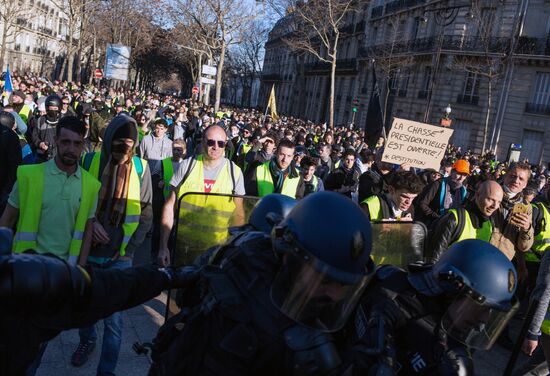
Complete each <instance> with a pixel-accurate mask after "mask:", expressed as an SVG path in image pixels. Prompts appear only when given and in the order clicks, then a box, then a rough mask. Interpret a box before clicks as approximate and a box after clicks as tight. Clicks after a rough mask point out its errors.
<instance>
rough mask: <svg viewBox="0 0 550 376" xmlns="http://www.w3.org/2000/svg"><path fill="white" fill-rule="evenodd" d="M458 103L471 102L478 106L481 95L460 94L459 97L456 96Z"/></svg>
mask: <svg viewBox="0 0 550 376" xmlns="http://www.w3.org/2000/svg"><path fill="white" fill-rule="evenodd" d="M456 103H459V104H471V105H474V106H477V105H478V103H479V96H477V95H463V94H459V95H458V97H457V98H456Z"/></svg>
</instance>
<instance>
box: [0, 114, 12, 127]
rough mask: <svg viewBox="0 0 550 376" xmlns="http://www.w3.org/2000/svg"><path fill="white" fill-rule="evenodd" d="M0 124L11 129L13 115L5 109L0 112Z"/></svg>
mask: <svg viewBox="0 0 550 376" xmlns="http://www.w3.org/2000/svg"><path fill="white" fill-rule="evenodd" d="M0 124H1V125H3V126H5V127H8V128H9V129H13V125H14V124H15V117H14V116H13V115H12V114H10V113H9V112H6V111H1V112H0Z"/></svg>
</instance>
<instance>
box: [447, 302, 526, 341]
mask: <svg viewBox="0 0 550 376" xmlns="http://www.w3.org/2000/svg"><path fill="white" fill-rule="evenodd" d="M518 306H519V304H518V302H517V300H516V299H515V298H514V301H513V302H512V304H511V308H510V309H509V310H508V311H504V310H500V309H497V308H494V307H491V306H489V305H487V304H485V303H483V302H480V301H479V300H476V299H475V298H474V297H472V296H470V295H466V294H461V295H459V296H458V297H457V298H456V299H455V300H454V301H453V303H452V304H451V305H450V306H449V307H448V308H447V311H446V312H445V314H444V315H443V318H442V320H441V326H442V328H443V330H444V331H445V332H446V333H447V334H448V335H449V336H451V337H452V338H454V339H456V340H457V341H459V342H461V343H463V344H465V345H466V346H468V347H471V348H474V349H479V350H488V349H490V348H491V346H492V345H493V343H494V342H495V341H496V339H497V338H498V336H499V334H500V332H501V331H502V329H503V328H504V327H505V326H506V324H507V323H508V320H510V318H512V316H514V314H515V312H516V311H517V309H518Z"/></svg>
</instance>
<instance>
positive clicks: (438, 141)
mask: <svg viewBox="0 0 550 376" xmlns="http://www.w3.org/2000/svg"><path fill="white" fill-rule="evenodd" d="M452 134H453V130H452V129H449V128H443V127H438V126H435V125H430V124H424V123H419V122H417V121H412V120H406V119H399V118H394V119H393V124H392V127H391V129H390V132H389V134H388V139H387V140H386V147H385V148H384V154H383V155H382V161H383V162H389V163H394V164H398V165H401V164H403V163H409V164H410V165H411V166H412V167H417V168H422V169H424V168H433V169H435V170H439V167H440V163H441V159H442V158H443V157H444V155H445V150H446V149H447V145H448V143H449V138H451V136H452Z"/></svg>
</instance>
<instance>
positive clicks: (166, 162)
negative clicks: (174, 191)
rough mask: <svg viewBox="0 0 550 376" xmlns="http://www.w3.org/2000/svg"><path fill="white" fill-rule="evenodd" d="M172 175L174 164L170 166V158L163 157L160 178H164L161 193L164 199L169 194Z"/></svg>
mask: <svg viewBox="0 0 550 376" xmlns="http://www.w3.org/2000/svg"><path fill="white" fill-rule="evenodd" d="M172 176H174V166H172V158H165V159H163V160H162V178H163V180H164V187H163V188H162V193H163V194H164V199H167V198H168V196H169V195H170V180H172Z"/></svg>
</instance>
